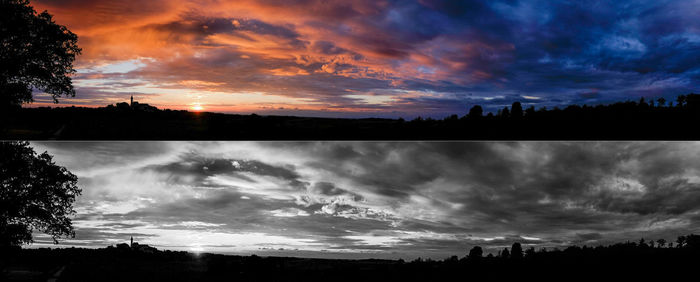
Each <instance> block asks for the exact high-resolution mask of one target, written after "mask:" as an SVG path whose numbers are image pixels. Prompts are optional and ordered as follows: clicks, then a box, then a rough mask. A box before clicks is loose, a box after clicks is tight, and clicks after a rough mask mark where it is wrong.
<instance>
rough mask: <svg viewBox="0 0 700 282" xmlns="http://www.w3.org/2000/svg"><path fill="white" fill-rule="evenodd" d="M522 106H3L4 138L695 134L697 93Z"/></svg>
mask: <svg viewBox="0 0 700 282" xmlns="http://www.w3.org/2000/svg"><path fill="white" fill-rule="evenodd" d="M660 100H661V101H658V102H656V103H654V102H653V101H650V102H646V101H644V99H642V100H640V101H638V102H632V101H627V102H619V103H614V104H610V105H596V106H587V105H583V106H579V105H571V106H568V107H565V108H561V109H560V108H553V109H546V108H541V109H535V108H534V107H530V108H526V109H523V108H522V106H521V105H520V103H519V102H516V103H513V105H512V106H511V107H510V108H508V107H505V108H503V109H502V110H499V111H498V113H497V114H495V115H494V114H488V115H483V113H482V110H481V107H479V106H475V107H473V108H472V109H470V111H469V114H467V115H464V116H461V117H460V116H458V115H452V116H449V117H447V118H445V119H442V120H438V119H431V118H427V119H423V118H416V119H414V120H411V121H405V120H403V119H378V118H366V119H343V118H310V117H293V116H259V115H255V114H252V115H231V114H219V113H196V112H187V111H173V110H160V109H157V108H155V107H152V106H148V105H146V104H142V105H140V106H139V107H131V106H129V105H128V104H126V103H120V104H118V105H117V106H108V107H102V108H81V107H66V108H22V109H18V110H15V111H12V112H5V113H2V124H1V126H0V138H1V139H59V140H61V139H64V140H84V139H90V140H163V139H167V140H257V139H265V140H290V139H293V140H453V139H457V140H459V139H472V140H502V139H506V140H510V139H518V140H617V139H661V140H669V139H700V131H698V130H692V129H691V128H692V127H691V125H692V124H697V122H700V95H698V94H688V95H680V96H678V99H677V102H676V103H675V104H672V103H668V104H667V103H666V101H663V99H660ZM143 105H146V106H143Z"/></svg>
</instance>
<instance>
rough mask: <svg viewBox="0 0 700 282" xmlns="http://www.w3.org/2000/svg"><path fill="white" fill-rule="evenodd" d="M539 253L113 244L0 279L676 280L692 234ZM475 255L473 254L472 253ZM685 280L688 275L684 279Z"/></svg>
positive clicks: (47, 253)
mask: <svg viewBox="0 0 700 282" xmlns="http://www.w3.org/2000/svg"><path fill="white" fill-rule="evenodd" d="M656 242H657V243H656V244H655V243H654V241H649V242H645V241H644V239H641V240H639V241H638V242H626V243H619V244H615V245H610V246H597V247H587V246H583V247H580V246H570V247H567V248H564V249H549V250H547V249H541V250H535V249H534V248H532V247H527V246H521V245H520V243H517V242H516V243H513V245H512V247H510V250H509V248H504V249H503V250H502V251H500V252H499V253H498V255H496V256H492V255H488V256H482V253H481V251H480V248H479V247H474V248H473V249H472V250H471V251H470V252H469V255H468V256H466V253H467V252H466V250H463V255H462V256H461V257H459V256H452V257H450V258H445V259H444V260H430V259H420V258H419V259H415V260H413V261H410V262H405V261H403V260H376V259H367V260H339V259H338V260H334V259H310V258H293V257H259V256H255V255H253V256H229V255H217V254H193V253H187V252H173V251H159V250H143V249H141V248H133V247H132V248H130V247H128V246H126V244H123V245H122V246H121V247H119V246H118V247H116V248H115V247H111V248H105V249H81V248H68V249H9V250H0V271H1V272H0V275H1V276H0V280H2V281H20V280H22V281H46V280H47V279H51V278H53V279H56V281H311V282H313V281H324V282H325V281H329V280H330V281H353V282H356V281H383V282H386V281H457V280H459V281H520V280H523V279H524V280H525V281H531V280H534V281H610V280H612V281H640V280H641V281H653V280H658V281H680V280H681V279H682V280H686V279H688V278H690V277H695V276H694V275H696V274H695V273H696V272H697V271H696V267H697V262H698V259H699V258H700V236H699V235H692V234H691V235H688V236H679V237H678V240H676V241H675V242H668V243H667V242H665V241H664V240H662V239H659V240H657V241H656ZM476 250H478V251H476ZM691 279H692V278H691Z"/></svg>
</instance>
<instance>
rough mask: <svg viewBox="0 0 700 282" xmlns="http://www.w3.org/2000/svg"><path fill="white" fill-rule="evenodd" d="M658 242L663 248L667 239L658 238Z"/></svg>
mask: <svg viewBox="0 0 700 282" xmlns="http://www.w3.org/2000/svg"><path fill="white" fill-rule="evenodd" d="M656 243H657V244H658V245H659V248H663V247H664V246H665V245H666V239H663V238H662V239H658V240H656Z"/></svg>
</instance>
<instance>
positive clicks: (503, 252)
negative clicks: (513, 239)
mask: <svg viewBox="0 0 700 282" xmlns="http://www.w3.org/2000/svg"><path fill="white" fill-rule="evenodd" d="M500 256H501V258H504V259H507V258H509V257H510V252H509V251H508V248H505V249H503V251H501V255H500Z"/></svg>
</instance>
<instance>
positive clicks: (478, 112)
mask: <svg viewBox="0 0 700 282" xmlns="http://www.w3.org/2000/svg"><path fill="white" fill-rule="evenodd" d="M483 114H484V109H483V108H481V106H479V105H476V106H473V107H472V108H471V109H469V114H468V117H470V118H480V117H481V116H482V115H483Z"/></svg>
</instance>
